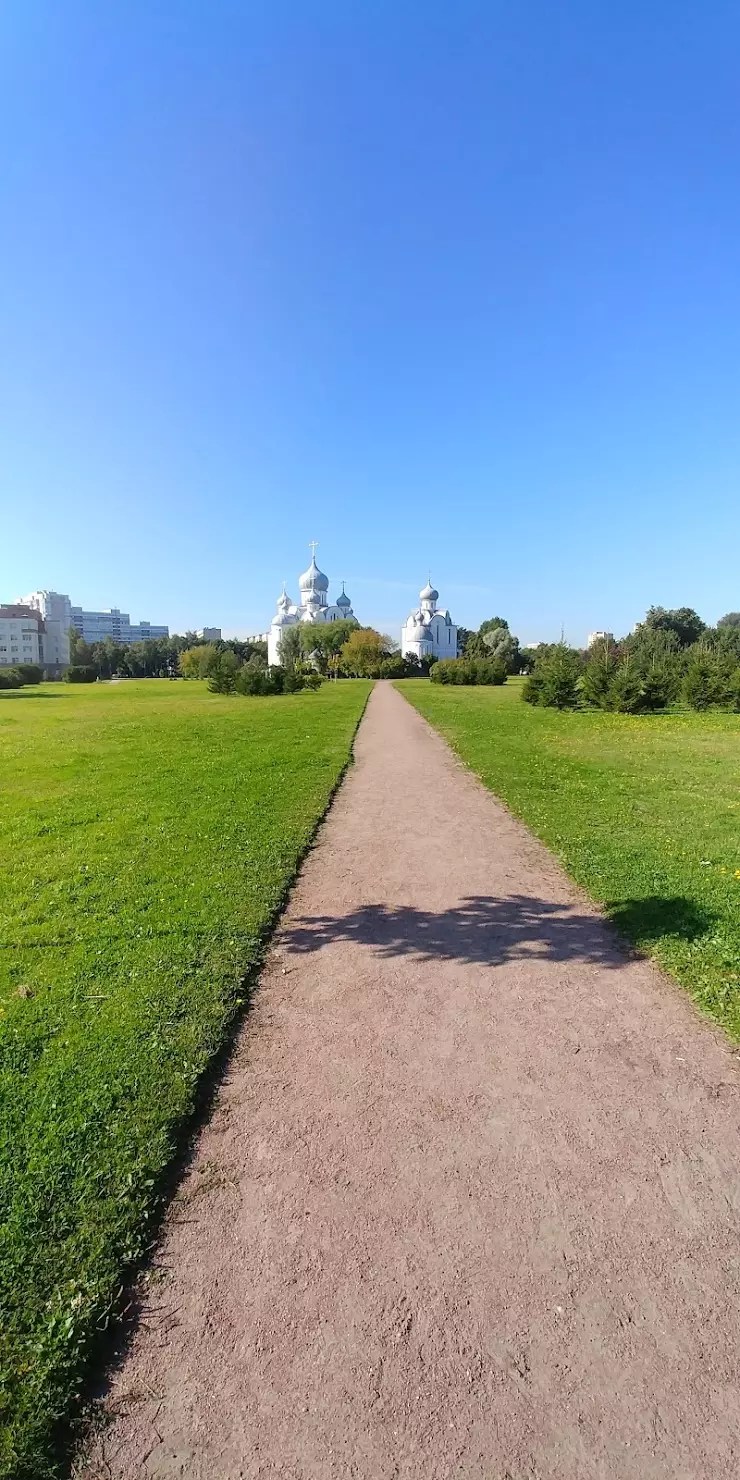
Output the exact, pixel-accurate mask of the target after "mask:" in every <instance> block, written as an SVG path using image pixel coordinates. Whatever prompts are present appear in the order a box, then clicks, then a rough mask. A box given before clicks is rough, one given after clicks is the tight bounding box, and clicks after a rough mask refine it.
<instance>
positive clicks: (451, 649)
mask: <svg viewBox="0 0 740 1480" xmlns="http://www.w3.org/2000/svg"><path fill="white" fill-rule="evenodd" d="M438 601H439V591H435V589H434V587H433V585H432V583H431V581H427V584H426V586H425V587H424V589H423V591H420V592H419V605H418V607H417V608H416V610H415V611H413V612H411V613H410V615H409V616H408V617H407V618H406V621H405V622H404V625H403V627H402V628H401V653H402V654H403V657H404V658H405V657H407V656H408V655H409V653H413V654H414V655H415V656H416V657H417V658H456V657H457V627H456V626H455V623H454V622H453V620H452V617H451V616H450V613H449V612H448V611H447V609H446V607H443V606H441V607H438V606H437V602H438Z"/></svg>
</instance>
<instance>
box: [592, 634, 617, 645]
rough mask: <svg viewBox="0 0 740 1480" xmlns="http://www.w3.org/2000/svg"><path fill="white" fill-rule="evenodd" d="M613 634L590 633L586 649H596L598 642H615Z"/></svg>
mask: <svg viewBox="0 0 740 1480" xmlns="http://www.w3.org/2000/svg"><path fill="white" fill-rule="evenodd" d="M613 641H614V633H613V632H589V634H588V641H587V642H586V647H590V648H592V647H595V646H596V643H597V642H613Z"/></svg>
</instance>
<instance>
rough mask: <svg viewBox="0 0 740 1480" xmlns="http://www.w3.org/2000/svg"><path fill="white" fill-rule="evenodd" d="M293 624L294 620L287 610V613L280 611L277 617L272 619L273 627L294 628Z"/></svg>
mask: <svg viewBox="0 0 740 1480" xmlns="http://www.w3.org/2000/svg"><path fill="white" fill-rule="evenodd" d="M292 624H293V618H292V617H291V615H290V613H289V612H288V611H287V610H286V611H279V612H278V613H277V615H276V616H274V617H273V619H272V626H273V627H290V626H292Z"/></svg>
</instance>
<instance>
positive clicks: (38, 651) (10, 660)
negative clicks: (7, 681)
mask: <svg viewBox="0 0 740 1480" xmlns="http://www.w3.org/2000/svg"><path fill="white" fill-rule="evenodd" d="M43 627H44V623H43V620H42V618H41V616H40V615H39V613H38V612H37V611H35V610H34V609H33V607H30V606H26V605H24V604H22V603H21V602H18V603H17V604H15V605H3V606H0V667H2V668H14V667H15V665H16V663H41V664H42V665H43V664H44V652H43Z"/></svg>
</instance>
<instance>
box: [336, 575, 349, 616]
mask: <svg viewBox="0 0 740 1480" xmlns="http://www.w3.org/2000/svg"><path fill="white" fill-rule="evenodd" d="M351 605H352V602H351V601H350V599H349V597H348V595H347V592H346V591H345V589H344V581H342V594H341V596H338V597H337V606H342V607H344V609H345V611H346V610H347V609H348V608H349V607H351Z"/></svg>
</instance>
